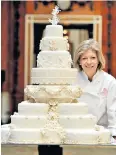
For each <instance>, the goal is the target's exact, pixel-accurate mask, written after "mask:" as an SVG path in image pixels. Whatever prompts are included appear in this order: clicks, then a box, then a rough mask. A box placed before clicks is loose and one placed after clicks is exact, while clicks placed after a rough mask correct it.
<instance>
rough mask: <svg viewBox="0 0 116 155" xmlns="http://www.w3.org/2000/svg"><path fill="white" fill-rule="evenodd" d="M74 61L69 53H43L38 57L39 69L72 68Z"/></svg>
mask: <svg viewBox="0 0 116 155" xmlns="http://www.w3.org/2000/svg"><path fill="white" fill-rule="evenodd" d="M71 64H72V59H71V55H70V53H69V52H67V51H57V52H56V51H42V52H39V54H38V56H37V67H39V68H47V67H48V68H53V67H54V68H71Z"/></svg>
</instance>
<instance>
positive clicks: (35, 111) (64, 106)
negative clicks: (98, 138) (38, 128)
mask: <svg viewBox="0 0 116 155" xmlns="http://www.w3.org/2000/svg"><path fill="white" fill-rule="evenodd" d="M48 109H49V107H48V104H46V103H30V102H27V101H23V102H21V103H19V104H18V114H19V115H24V116H44V115H46V114H47V112H48ZM72 111H73V113H72ZM57 112H58V113H60V115H62V116H65V115H71V116H73V115H74V116H78V115H86V114H88V106H87V104H85V103H82V102H79V103H59V105H58V108H57ZM96 128H97V126H96Z"/></svg>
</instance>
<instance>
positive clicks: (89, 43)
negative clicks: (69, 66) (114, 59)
mask: <svg viewBox="0 0 116 155" xmlns="http://www.w3.org/2000/svg"><path fill="white" fill-rule="evenodd" d="M89 49H91V50H92V51H94V52H96V54H97V57H98V61H99V64H98V69H99V70H102V69H103V68H104V67H105V58H104V56H103V54H102V51H101V48H100V45H99V43H98V42H97V41H96V40H94V39H89V40H85V41H83V42H81V43H80V45H79V46H78V48H77V50H76V52H75V55H74V67H76V68H77V69H78V70H82V67H81V66H80V57H81V55H82V54H83V53H84V52H86V51H88V50H89Z"/></svg>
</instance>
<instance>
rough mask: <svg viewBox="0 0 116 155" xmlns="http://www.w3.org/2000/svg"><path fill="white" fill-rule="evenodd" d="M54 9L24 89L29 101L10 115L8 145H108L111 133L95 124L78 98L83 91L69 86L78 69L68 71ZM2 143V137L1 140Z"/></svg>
mask: <svg viewBox="0 0 116 155" xmlns="http://www.w3.org/2000/svg"><path fill="white" fill-rule="evenodd" d="M58 12H59V10H58V8H57V7H56V8H55V9H54V10H53V12H52V14H53V20H51V22H52V25H47V26H46V33H45V37H44V38H42V40H41V42H40V49H41V52H40V53H39V54H38V57H37V68H32V74H31V75H32V76H31V85H28V86H26V88H25V91H24V92H25V95H26V96H27V98H28V100H26V101H23V102H21V103H19V104H18V113H14V115H12V116H11V124H10V125H9V128H5V127H3V128H2V132H3V131H6V130H8V135H7V142H9V143H21V144H99V143H100V144H102V143H109V142H110V132H109V131H108V130H106V129H104V128H103V127H102V126H98V125H96V117H95V116H93V115H91V114H88V107H87V105H86V104H85V103H79V102H78V100H77V98H78V97H80V95H81V93H82V91H81V90H80V89H79V88H78V87H77V86H73V85H72V84H73V83H74V81H75V80H76V79H75V78H76V73H77V70H76V69H75V68H71V64H72V60H71V55H70V53H69V52H68V47H69V45H68V41H67V40H66V39H65V38H63V27H62V26H61V25H54V24H56V21H57V20H58V19H57V16H56V15H57V13H58ZM3 141H4V138H3Z"/></svg>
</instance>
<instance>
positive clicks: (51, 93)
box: [24, 85, 82, 103]
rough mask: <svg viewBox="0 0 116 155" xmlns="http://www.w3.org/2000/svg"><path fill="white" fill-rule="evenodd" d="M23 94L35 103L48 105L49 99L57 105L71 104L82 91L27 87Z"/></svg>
mask: <svg viewBox="0 0 116 155" xmlns="http://www.w3.org/2000/svg"><path fill="white" fill-rule="evenodd" d="M24 91H25V94H26V95H27V96H28V97H29V98H32V99H34V101H35V102H38V103H39V102H40V103H48V102H49V101H50V100H51V99H54V100H55V101H56V100H57V102H58V103H71V102H73V101H74V100H75V99H76V98H78V97H80V95H81V94H82V91H81V90H80V89H79V88H78V87H75V86H67V85H66V86H56V85H53V86H50V85H46V86H44V85H28V86H26V88H25V90H24Z"/></svg>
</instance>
